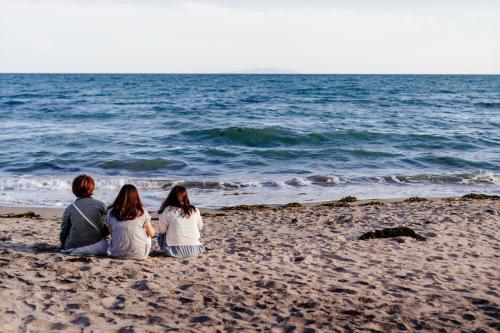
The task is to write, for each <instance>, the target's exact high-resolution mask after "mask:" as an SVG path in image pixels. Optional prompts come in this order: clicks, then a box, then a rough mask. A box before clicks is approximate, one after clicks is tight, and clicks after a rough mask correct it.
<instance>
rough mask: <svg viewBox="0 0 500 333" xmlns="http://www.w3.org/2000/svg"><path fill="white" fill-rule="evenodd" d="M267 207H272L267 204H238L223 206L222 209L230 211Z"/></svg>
mask: <svg viewBox="0 0 500 333" xmlns="http://www.w3.org/2000/svg"><path fill="white" fill-rule="evenodd" d="M266 209H271V207H270V206H267V205H238V206H228V207H222V208H221V209H220V210H222V211H228V210H240V211H247V210H266Z"/></svg>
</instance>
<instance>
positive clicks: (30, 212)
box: [0, 211, 42, 220]
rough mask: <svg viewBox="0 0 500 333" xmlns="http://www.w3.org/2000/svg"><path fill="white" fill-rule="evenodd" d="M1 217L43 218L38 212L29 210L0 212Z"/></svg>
mask: <svg viewBox="0 0 500 333" xmlns="http://www.w3.org/2000/svg"><path fill="white" fill-rule="evenodd" d="M0 218H5V219H10V218H29V219H36V220H41V219H42V217H41V216H40V215H39V214H36V213H35V212H32V211H28V212H26V213H18V214H15V213H7V214H0Z"/></svg>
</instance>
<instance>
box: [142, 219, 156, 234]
mask: <svg viewBox="0 0 500 333" xmlns="http://www.w3.org/2000/svg"><path fill="white" fill-rule="evenodd" d="M144 229H146V235H148V237H154V235H155V228H153V226H152V225H151V222H148V223H146V224H144Z"/></svg>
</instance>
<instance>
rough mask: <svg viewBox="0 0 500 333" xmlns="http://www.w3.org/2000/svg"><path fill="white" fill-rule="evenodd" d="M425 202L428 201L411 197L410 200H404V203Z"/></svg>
mask: <svg viewBox="0 0 500 333" xmlns="http://www.w3.org/2000/svg"><path fill="white" fill-rule="evenodd" d="M425 201H429V200H427V199H426V198H421V197H411V198H408V199H406V200H405V201H404V202H425Z"/></svg>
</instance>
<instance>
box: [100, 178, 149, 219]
mask: <svg viewBox="0 0 500 333" xmlns="http://www.w3.org/2000/svg"><path fill="white" fill-rule="evenodd" d="M108 209H112V210H111V213H110V214H111V216H113V217H114V218H116V219H117V220H118V221H127V220H133V219H135V218H136V217H137V216H141V215H142V214H144V208H143V207H142V202H141V198H140V197H139V191H138V190H137V188H136V187H135V186H134V185H132V184H125V185H123V186H122V188H121V189H120V192H119V193H118V196H117V197H116V199H115V201H114V202H113V203H112V204H111V205H110V206H109V207H108Z"/></svg>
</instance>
